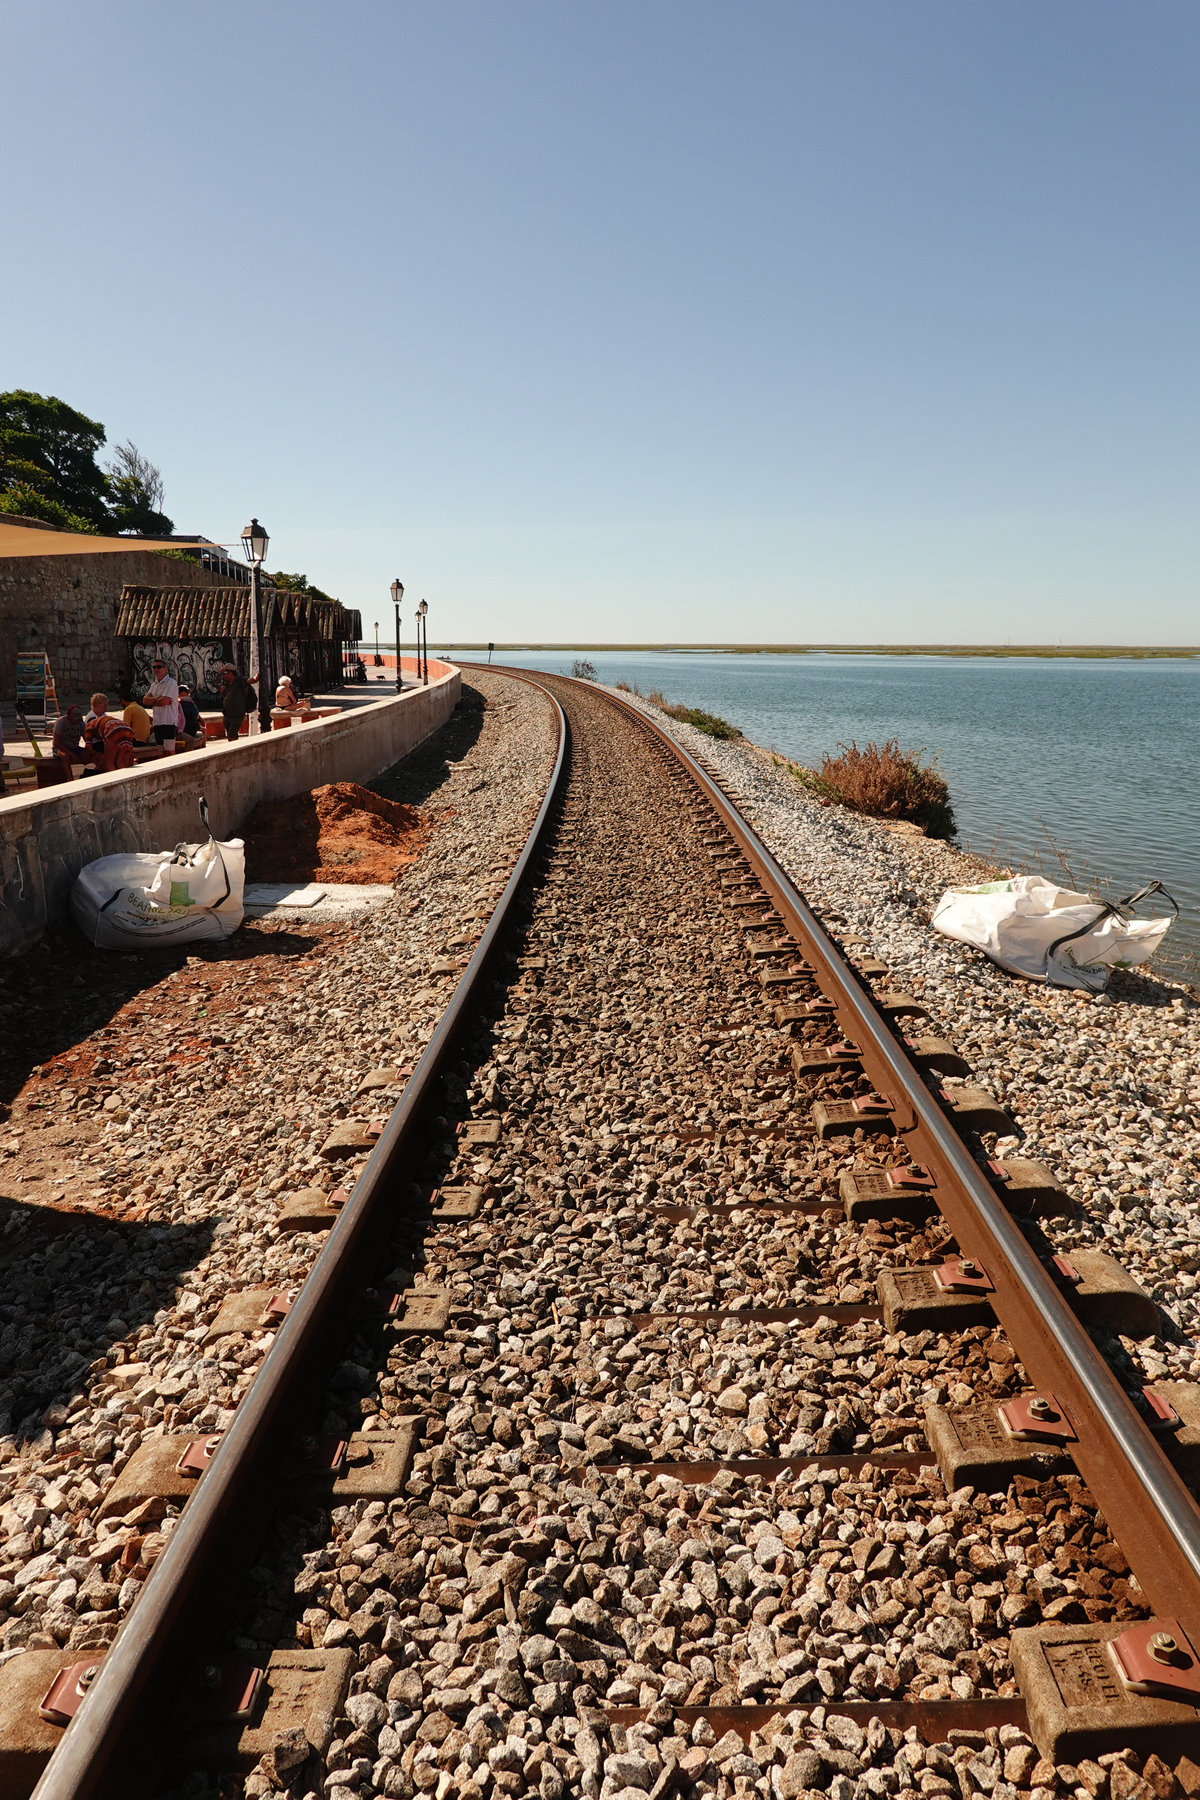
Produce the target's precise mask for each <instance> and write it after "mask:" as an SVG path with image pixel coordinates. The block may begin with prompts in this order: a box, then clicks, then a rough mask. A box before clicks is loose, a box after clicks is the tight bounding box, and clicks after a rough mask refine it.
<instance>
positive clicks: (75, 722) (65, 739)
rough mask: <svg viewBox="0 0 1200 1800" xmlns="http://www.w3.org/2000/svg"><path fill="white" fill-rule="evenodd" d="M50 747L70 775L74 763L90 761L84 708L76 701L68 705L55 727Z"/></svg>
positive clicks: (81, 763) (80, 763)
mask: <svg viewBox="0 0 1200 1800" xmlns="http://www.w3.org/2000/svg"><path fill="white" fill-rule="evenodd" d="M50 748H51V751H52V752H53V754H54V755H55V756H57V758H58V760H59V762H60V763H61V764H62V766H63V768H64V769H65V770H66V772H67V775H68V776H70V773H71V767H72V764H79V765H80V766H82V765H83V764H84V763H86V762H88V761H90V754H89V751H88V747H87V745H86V743H85V742H84V737H83V708H82V707H80V706H76V705H75V704H74V702H72V703H71V705H70V706H68V708H67V710H66V712H65V713H63V714H62V716H61V717H60V719H59V720H58V723H57V724H56V725H55V727H54V736H53V737H52V738H51V740H50Z"/></svg>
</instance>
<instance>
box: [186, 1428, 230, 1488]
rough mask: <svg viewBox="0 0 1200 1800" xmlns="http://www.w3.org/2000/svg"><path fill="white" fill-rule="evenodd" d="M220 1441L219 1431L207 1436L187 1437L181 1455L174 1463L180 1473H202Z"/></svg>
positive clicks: (199, 1474) (196, 1475)
mask: <svg viewBox="0 0 1200 1800" xmlns="http://www.w3.org/2000/svg"><path fill="white" fill-rule="evenodd" d="M220 1441H221V1434H220V1432H219V1431H218V1432H213V1433H210V1435H209V1436H208V1437H194V1438H189V1439H188V1441H187V1443H186V1444H185V1445H184V1447H183V1455H182V1456H181V1457H180V1458H179V1461H178V1462H177V1463H176V1464H175V1467H176V1469H177V1470H178V1471H179V1473H180V1474H181V1475H190V1476H193V1477H198V1476H201V1475H203V1473H204V1471H205V1470H206V1469H207V1467H208V1465H209V1463H210V1462H211V1461H212V1459H213V1457H214V1456H215V1455H216V1449H217V1445H218V1444H219V1443H220Z"/></svg>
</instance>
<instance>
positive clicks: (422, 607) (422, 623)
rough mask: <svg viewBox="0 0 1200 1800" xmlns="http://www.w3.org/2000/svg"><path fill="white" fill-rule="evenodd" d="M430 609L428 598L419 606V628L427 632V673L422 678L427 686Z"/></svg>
mask: <svg viewBox="0 0 1200 1800" xmlns="http://www.w3.org/2000/svg"><path fill="white" fill-rule="evenodd" d="M428 611H429V602H428V600H422V602H421V604H420V606H418V608H417V630H418V632H420V631H421V630H422V629H423V630H424V634H425V674H424V676H423V678H422V679H423V681H424V684H425V686H426V687H428V686H429V625H428V623H427V622H426V617H425V615H426V613H427V612H428Z"/></svg>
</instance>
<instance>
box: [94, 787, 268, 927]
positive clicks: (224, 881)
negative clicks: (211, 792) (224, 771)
mask: <svg viewBox="0 0 1200 1800" xmlns="http://www.w3.org/2000/svg"><path fill="white" fill-rule="evenodd" d="M200 817H201V819H202V820H203V822H204V825H205V826H206V827H207V826H208V807H207V806H206V805H205V802H204V801H203V800H201V802H200ZM245 886H246V847H245V845H244V844H243V842H242V840H241V839H240V838H231V839H230V840H229V841H228V842H227V843H218V842H217V840H216V838H214V837H213V836H212V833H211V831H210V832H209V836H208V839H207V842H205V843H203V844H177V845H176V846H175V849H174V850H173V851H172V852H171V853H170V854H167V853H166V852H164V851H148V852H146V851H126V852H124V853H123V854H121V855H118V856H101V857H100V858H98V860H97V861H96V862H91V863H88V864H87V865H86V866H85V867H84V868H82V869H81V870H80V871H79V874H78V875H77V876H76V877H75V884H74V886H73V887H72V889H71V916H72V918H73V919H74V920H75V923H76V925H78V927H79V929H80V931H82V933H83V935H84V936H85V937H86V938H87V940H88V942H89V943H92V944H95V945H96V947H97V948H98V949H100V950H138V949H141V948H143V947H146V946H149V947H151V948H154V949H161V948H162V947H163V946H164V945H170V944H195V943H203V942H205V941H209V942H211V941H213V940H217V939H221V938H227V937H230V936H231V935H232V934H233V932H235V931H236V930H237V928H238V926H239V925H240V924H241V922H242V919H243V917H244V908H243V904H242V897H243V893H244V891H245Z"/></svg>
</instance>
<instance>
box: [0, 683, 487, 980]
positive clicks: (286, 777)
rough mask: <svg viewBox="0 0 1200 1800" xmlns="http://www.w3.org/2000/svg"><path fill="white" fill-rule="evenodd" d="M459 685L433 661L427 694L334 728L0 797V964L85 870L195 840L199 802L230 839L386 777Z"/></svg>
mask: <svg viewBox="0 0 1200 1800" xmlns="http://www.w3.org/2000/svg"><path fill="white" fill-rule="evenodd" d="M406 660H407V659H406ZM408 672H409V673H412V671H411V670H409V671H408ZM461 687H462V678H461V676H460V675H459V672H458V670H457V669H455V668H452V667H451V666H450V665H449V664H448V663H439V662H434V661H433V660H432V659H431V661H430V664H429V686H428V687H427V688H426V687H422V688H413V689H410V690H409V691H408V692H407V693H406V694H402V695H396V694H393V695H392V696H391V698H390V699H387V700H378V701H375V702H373V703H372V704H371V705H368V706H360V707H356V708H354V709H353V710H352V711H349V712H344V713H341V714H339V715H338V717H337V718H334V719H320V720H317V721H314V723H312V724H311V725H293V726H292V727H291V729H290V730H288V731H272V732H270V733H269V734H265V735H263V736H261V737H252V738H242V739H241V740H240V741H239V742H238V743H236V744H221V743H214V744H212V745H210V747H209V748H208V749H207V750H198V751H193V752H192V753H191V754H190V755H186V756H177V757H164V758H163V759H162V760H161V761H158V762H152V763H150V764H144V765H143V766H142V767H141V768H138V769H121V770H119V771H118V772H117V773H116V774H115V775H98V776H93V777H89V778H88V779H86V780H82V781H73V782H71V784H70V786H62V787H53V788H46V789H44V790H43V791H42V792H41V793H40V794H38V795H37V796H36V797H29V798H26V797H25V796H23V795H13V796H11V797H10V798H8V799H4V800H0V956H14V955H16V954H18V953H19V952H20V951H22V950H27V949H28V948H29V946H30V945H31V944H34V943H36V942H37V940H38V938H39V937H41V935H42V933H43V932H44V931H45V929H46V927H47V925H48V924H52V923H57V922H59V921H61V920H63V919H65V918H66V917H67V905H68V900H69V896H70V892H71V884H72V883H73V881H74V880H75V877H76V875H77V874H78V873H79V871H80V869H81V868H82V867H83V866H84V864H85V863H89V862H94V861H95V860H96V858H97V857H99V856H113V855H115V854H116V853H117V852H118V851H121V850H163V849H165V850H172V849H173V848H174V847H175V845H176V844H177V843H180V842H187V843H195V842H196V841H197V840H198V839H199V837H200V834H201V826H200V815H199V812H198V810H197V802H198V800H199V797H200V795H201V794H203V795H204V797H205V799H206V800H207V801H208V811H209V818H210V819H211V821H212V826H213V830H214V831H215V833H216V835H217V836H218V837H220V838H230V837H234V836H236V834H237V831H238V828H239V827H240V825H241V824H242V821H243V820H244V819H245V818H246V817H247V816H248V815H249V814H250V813H251V812H252V811H253V810H254V808H255V807H256V806H257V805H258V803H259V801H260V800H287V799H290V798H291V796H292V795H293V794H305V793H308V791H309V790H310V789H311V788H315V787H323V786H324V785H325V783H326V782H330V781H370V780H371V778H372V777H373V776H375V775H378V774H380V773H382V771H383V770H384V769H387V768H390V767H391V765H392V764H393V763H394V762H397V761H399V759H400V757H402V756H406V755H407V754H408V752H409V751H410V750H412V749H415V747H416V746H417V745H418V744H419V743H421V742H423V740H424V739H425V738H427V737H429V736H430V735H431V734H432V733H433V732H435V731H437V730H438V728H439V727H440V726H442V725H444V724H445V722H446V720H447V719H448V718H449V717H450V714H451V713H452V712H453V710H454V708H455V706H456V705H457V704H458V699H459V695H460V692H461Z"/></svg>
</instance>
